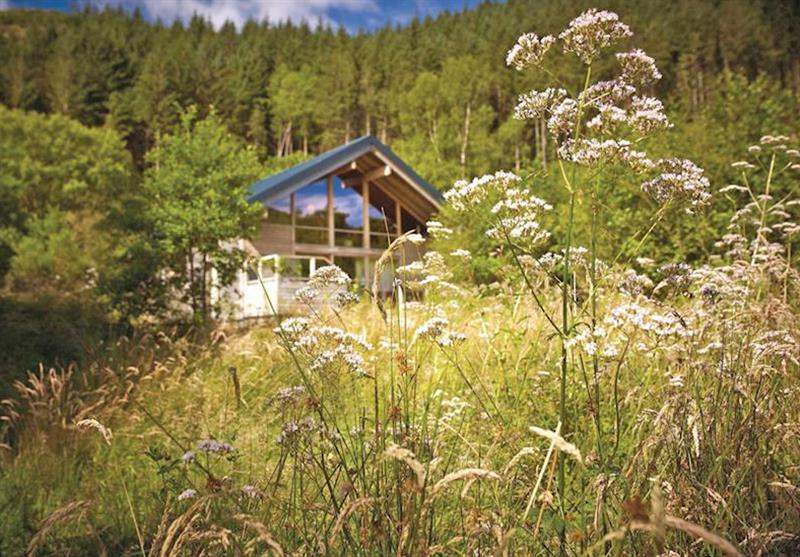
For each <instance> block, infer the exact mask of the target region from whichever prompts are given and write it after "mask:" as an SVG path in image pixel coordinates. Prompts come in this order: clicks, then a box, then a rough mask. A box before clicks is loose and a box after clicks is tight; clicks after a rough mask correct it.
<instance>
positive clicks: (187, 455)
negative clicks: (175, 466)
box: [181, 451, 195, 463]
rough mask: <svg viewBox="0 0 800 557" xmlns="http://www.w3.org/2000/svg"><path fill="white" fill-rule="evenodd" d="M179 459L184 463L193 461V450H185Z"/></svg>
mask: <svg viewBox="0 0 800 557" xmlns="http://www.w3.org/2000/svg"><path fill="white" fill-rule="evenodd" d="M181 460H183V461H184V462H186V463H189V462H194V460H195V454H194V451H186V452H185V453H183V456H182V457H181Z"/></svg>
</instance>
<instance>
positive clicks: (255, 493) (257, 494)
mask: <svg viewBox="0 0 800 557" xmlns="http://www.w3.org/2000/svg"><path fill="white" fill-rule="evenodd" d="M242 493H243V494H244V495H245V496H246V497H250V498H251V499H260V498H261V497H262V496H263V495H264V494H263V493H262V492H261V490H260V489H258V488H257V487H256V486H254V485H250V484H247V485H243V486H242Z"/></svg>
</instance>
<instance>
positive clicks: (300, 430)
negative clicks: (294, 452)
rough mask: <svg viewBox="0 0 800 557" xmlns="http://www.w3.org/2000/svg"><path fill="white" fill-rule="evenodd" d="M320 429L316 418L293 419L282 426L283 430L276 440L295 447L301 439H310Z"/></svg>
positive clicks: (280, 443)
mask: <svg viewBox="0 0 800 557" xmlns="http://www.w3.org/2000/svg"><path fill="white" fill-rule="evenodd" d="M320 429H321V428H320V425H319V424H318V423H317V421H316V420H315V419H314V418H303V419H301V420H291V421H288V422H286V423H285V424H283V426H281V432H280V433H279V434H278V437H277V439H276V441H277V443H278V444H279V445H284V446H288V447H295V446H296V445H297V444H298V443H300V442H301V441H308V439H309V438H310V437H311V436H312V435H314V434H315V433H317V432H319V431H320Z"/></svg>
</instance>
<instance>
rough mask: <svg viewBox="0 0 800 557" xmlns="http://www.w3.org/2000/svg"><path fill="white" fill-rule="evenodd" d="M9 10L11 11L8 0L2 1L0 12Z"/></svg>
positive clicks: (0, 2) (0, 0)
mask: <svg viewBox="0 0 800 557" xmlns="http://www.w3.org/2000/svg"><path fill="white" fill-rule="evenodd" d="M8 9H11V6H10V5H9V3H8V0H0V10H8Z"/></svg>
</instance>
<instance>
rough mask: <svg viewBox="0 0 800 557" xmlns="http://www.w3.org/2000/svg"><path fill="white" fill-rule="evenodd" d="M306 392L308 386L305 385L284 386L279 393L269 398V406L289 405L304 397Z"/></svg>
mask: <svg viewBox="0 0 800 557" xmlns="http://www.w3.org/2000/svg"><path fill="white" fill-rule="evenodd" d="M305 394H306V388H305V387H304V386H303V385H294V386H293V387H283V388H282V389H280V390H279V391H278V392H277V393H275V394H274V395H273V396H271V397H270V398H269V399H267V406H273V405H276V404H277V405H279V406H288V405H291V404H294V403H296V402H297V401H299V400H300V399H302V398H303V397H304V396H305Z"/></svg>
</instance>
